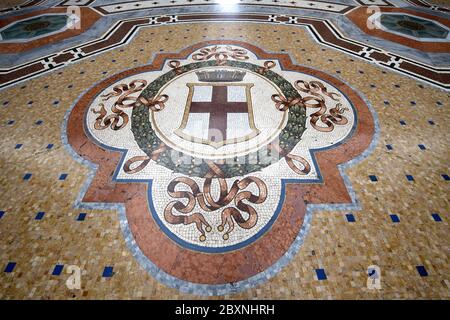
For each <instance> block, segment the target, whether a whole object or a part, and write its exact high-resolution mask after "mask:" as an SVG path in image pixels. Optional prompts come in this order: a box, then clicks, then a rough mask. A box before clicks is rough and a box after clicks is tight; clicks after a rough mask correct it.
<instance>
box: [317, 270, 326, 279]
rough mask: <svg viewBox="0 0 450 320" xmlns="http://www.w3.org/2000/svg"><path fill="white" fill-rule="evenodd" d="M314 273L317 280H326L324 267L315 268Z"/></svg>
mask: <svg viewBox="0 0 450 320" xmlns="http://www.w3.org/2000/svg"><path fill="white" fill-rule="evenodd" d="M316 275H317V279H319V280H327V275H326V273H325V270H324V269H316Z"/></svg>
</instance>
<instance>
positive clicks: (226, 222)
mask: <svg viewBox="0 0 450 320" xmlns="http://www.w3.org/2000/svg"><path fill="white" fill-rule="evenodd" d="M213 179H217V180H216V181H218V183H219V188H220V195H219V198H218V199H217V200H215V199H214V198H213V196H212V195H211V185H212V182H213ZM179 184H184V185H186V186H188V187H189V188H190V191H176V190H175V189H176V186H177V185H179ZM250 184H255V185H256V187H257V188H258V194H257V195H255V194H253V193H252V192H250V191H245V189H246V188H247V187H248V186H249V185H250ZM167 193H168V194H169V196H170V197H172V198H176V199H185V200H187V203H183V202H182V201H180V200H174V201H171V202H170V203H168V204H167V206H166V207H165V209H164V218H165V220H166V221H167V222H168V223H171V224H185V225H187V224H191V223H195V225H196V227H197V230H198V231H199V232H200V237H199V240H200V241H202V242H203V241H205V240H206V232H211V231H212V227H211V225H210V224H209V223H208V222H207V221H206V219H205V217H204V215H203V213H200V212H194V213H191V212H192V211H193V210H194V208H195V205H196V204H198V205H199V206H200V208H201V209H202V210H203V211H205V212H211V211H215V210H218V209H220V208H223V207H225V206H227V205H228V204H230V203H231V202H232V201H234V207H228V208H225V209H223V210H222V212H221V224H220V225H219V226H217V230H218V231H219V232H223V231H225V233H224V234H223V235H222V238H223V239H224V240H228V239H229V236H230V233H231V232H232V231H233V230H234V226H235V223H237V224H238V225H239V226H240V227H241V228H243V229H251V228H253V227H254V226H255V225H256V223H257V221H258V213H257V211H256V210H255V208H253V206H251V205H249V204H247V203H244V201H248V202H250V203H252V204H260V203H263V202H264V201H265V200H266V198H267V186H266V184H265V183H264V182H263V181H262V180H261V179H259V178H257V177H245V178H243V179H241V180H235V181H234V182H233V184H232V186H231V188H230V189H229V190H228V184H227V181H226V180H225V179H223V178H211V177H210V178H206V179H205V182H204V184H203V190H202V191H200V187H199V186H198V184H197V183H196V182H195V181H194V180H193V179H191V178H188V177H178V178H175V179H173V180H172V181H171V182H170V184H169V186H168V187H167ZM174 212H178V213H179V214H174ZM242 212H245V213H246V216H247V217H246V218H245V217H244V215H242ZM180 213H181V214H180Z"/></svg>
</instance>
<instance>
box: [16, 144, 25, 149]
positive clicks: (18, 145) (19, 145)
mask: <svg viewBox="0 0 450 320" xmlns="http://www.w3.org/2000/svg"><path fill="white" fill-rule="evenodd" d="M22 146H23V144H21V143H18V144H16V146H15V147H14V149H20V148H22Z"/></svg>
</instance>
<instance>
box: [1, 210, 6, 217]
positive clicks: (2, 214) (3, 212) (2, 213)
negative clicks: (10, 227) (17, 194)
mask: <svg viewBox="0 0 450 320" xmlns="http://www.w3.org/2000/svg"><path fill="white" fill-rule="evenodd" d="M4 215H5V211H3V210H1V211H0V219H1V218H3V216H4Z"/></svg>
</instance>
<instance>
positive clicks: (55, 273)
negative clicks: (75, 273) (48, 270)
mask: <svg viewBox="0 0 450 320" xmlns="http://www.w3.org/2000/svg"><path fill="white" fill-rule="evenodd" d="M63 269H64V265H63V264H57V265H55V267H54V268H53V272H52V276H59V275H60V274H61V272H62V271H63Z"/></svg>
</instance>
